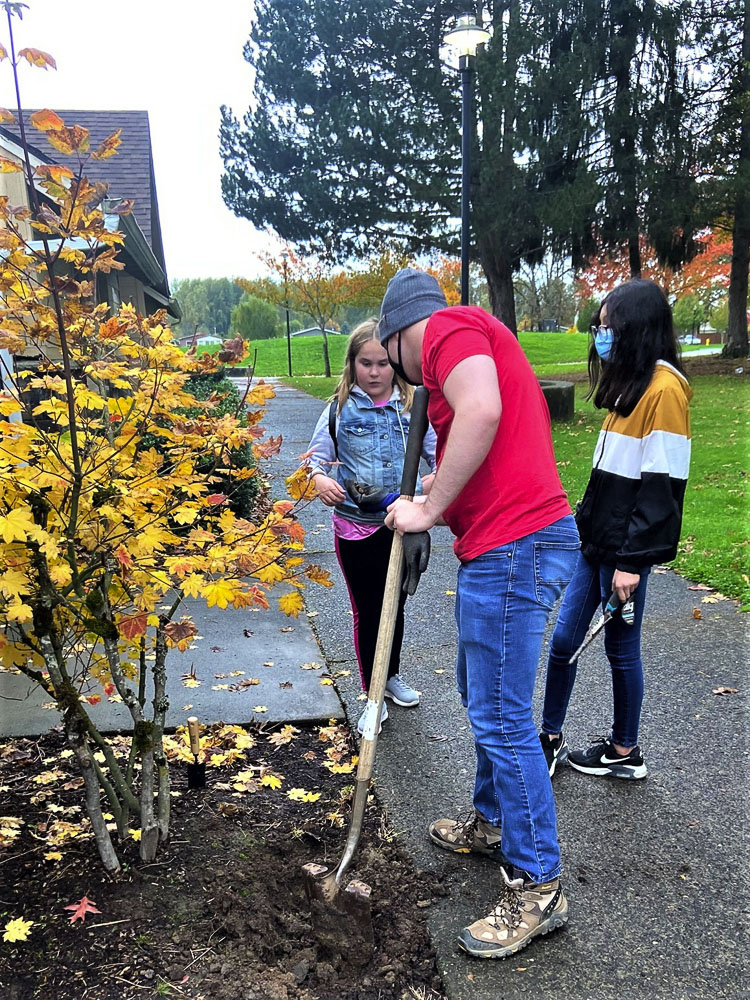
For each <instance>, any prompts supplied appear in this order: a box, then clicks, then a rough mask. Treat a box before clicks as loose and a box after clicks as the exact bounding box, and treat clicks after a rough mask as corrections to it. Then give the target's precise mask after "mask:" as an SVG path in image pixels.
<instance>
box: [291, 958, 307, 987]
mask: <svg viewBox="0 0 750 1000" xmlns="http://www.w3.org/2000/svg"><path fill="white" fill-rule="evenodd" d="M309 971H310V963H309V962H305V961H302V962H297V964H296V965H295V966H294V968H293V969H292V975H293V976H294V978H295V979H296V980H297V983H298V985H300V984H302V983H304V981H305V980H306V979H307V974H308V972H309Z"/></svg>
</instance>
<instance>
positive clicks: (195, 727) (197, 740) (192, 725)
mask: <svg viewBox="0 0 750 1000" xmlns="http://www.w3.org/2000/svg"><path fill="white" fill-rule="evenodd" d="M187 725H188V734H189V735H190V749H191V750H192V751H193V753H194V754H195V756H196V757H197V756H198V754H199V753H200V749H201V724H200V722H198V720H197V719H196V717H195V716H194V715H191V716H190V718H189V719H188V720H187Z"/></svg>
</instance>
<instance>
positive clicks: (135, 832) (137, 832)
mask: <svg viewBox="0 0 750 1000" xmlns="http://www.w3.org/2000/svg"><path fill="white" fill-rule="evenodd" d="M128 833H129V834H130V836H131V837H132V838H133V840H135V841H136V843H137V842H138V841H139V840H140V839H141V831H140V830H133V829H131V828H130V827H128Z"/></svg>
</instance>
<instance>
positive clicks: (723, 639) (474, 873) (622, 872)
mask: <svg viewBox="0 0 750 1000" xmlns="http://www.w3.org/2000/svg"><path fill="white" fill-rule="evenodd" d="M323 405H324V404H323V403H322V402H320V401H319V400H315V399H311V398H310V397H309V396H306V395H305V394H303V393H300V392H297V391H296V390H289V389H285V388H281V389H280V391H279V394H278V397H277V399H275V400H273V401H272V402H271V404H270V406H269V412H268V417H267V420H266V425H267V428H268V429H269V430H271V429H272V430H273V433H274V434H277V433H282V434H283V435H284V449H283V451H282V454H281V456H279V457H278V458H277V459H275V460H274V462H273V463H272V470H273V471H274V472H275V474H276V475H278V476H279V477H281V476H282V475H285V474H288V472H289V471H291V469H292V468H293V467H294V465H295V464H296V458H295V457H294V456H296V455H299V454H301V453H302V452H303V451H304V450H305V449H306V447H307V442H308V440H309V437H310V434H311V431H312V428H313V426H314V424H315V420H316V419H317V417H318V415H319V413H320V411H321V409H322V407H323ZM290 457H291V459H292V460H291V462H290ZM276 492H278V490H277V491H276ZM301 520H302V522H303V523H304V525H305V527H306V529H307V532H308V535H307V546H308V552H309V555H310V557H311V558H312V559H313V561H315V562H318V563H320V564H322V565H324V566H326V567H327V568H329V569H330V570H331V572H332V574H333V576H334V579H335V580H336V586H335V587H334V588H332V589H329V590H324V589H323V588H319V587H310V588H308V590H307V592H306V601H307V607H308V611H313V612H318V614H317V615H316V616H315V617H313V618H312V619H311V620H312V622H313V626H314V628H315V631H316V632H317V635H318V639H319V641H320V643H321V646H322V649H323V651H324V653H325V656H326V659H327V660H328V661H329V663H331V664H335V665H336V666H337V667H346V668H349V669H350V670H351V674H350V676H349V677H348V678H346V679H344V680H342V681H341V682H340V685H339V687H340V691H341V694H342V697H343V699H344V702H345V704H346V708H347V713H348V714H349V718H350V720H351V721H352V722H355V721H356V718H357V716H358V714H359V712H360V711H361V708H362V704H361V702H360V701H358V700H357V696H358V695H359V693H360V691H359V686H358V677H357V670H356V662H355V660H354V651H353V647H352V638H351V617H350V615H349V614H348V609H349V603H348V599H347V593H346V588H345V586H344V585H343V582H342V580H341V577H340V575H339V573H338V570H337V566H336V560H335V556H334V554H333V537H332V533H331V529H330V511H328V510H327V509H326V508H324V507H323V506H322V505H320V504H319V503H313V504H311V505H310V506H309V507H307V508H306V510H304V511H303V512H302V513H301ZM456 566H457V564H456V560H455V558H454V556H453V552H452V548H451V536H450V534H449V533H448V531H447V529H437V530H436V531H435V532H434V536H433V552H432V559H431V563H430V568H429V570H428V573H427V575H426V577H425V578H424V579H423V580H422V582H421V583H420V588H419V591H418V592H417V595H416V596H415V598H413V599H411V600H410V601H409V602H408V604H407V629H406V639H405V647H404V656H403V660H402V662H403V673H404V676H405V677H406V678H407V679H408V680H409V681H410V682H412V683H413V684H414V685H415V686H416V687H417V688H418V689H419V690H421V691H422V694H423V700H422V705H421V706H420V707H419V708H418V709H415V710H404V709H398V708H393V709H391V718H390V719H389V721H388V723H387V724H386V726H385V727H384V729H383V733H382V736H381V739H380V742H379V745H378V758H377V761H376V766H375V772H376V784H377V789H378V792H379V795H380V797H381V799H382V801H383V802H384V803H385V804H386V805H387V807H388V810H389V814H390V823H391V827H392V828H393V830H395V831H398V832H399V836H400V838H401V843H402V844H403V846H404V848H405V849H406V850H407V851H408V852H409V853H410V854H411V855H412V857H413V858H414V860H415V862H416V864H417V865H418V867H420V868H423V869H426V870H429V871H431V872H434V874H435V878H436V880H442V881H443V884H444V885H445V886H446V888H447V889H448V896H447V897H445V898H437V899H436V900H435V901H434V902H433V905H432V906H431V907H430V909H429V910H428V911H427V914H428V920H429V924H430V928H431V931H432V934H433V936H434V940H435V945H436V948H437V952H438V956H439V963H440V967H441V971H442V973H443V976H444V979H445V984H446V989H447V992H448V996H449V997H450V998H451V1000H515V998H522V997H523V998H541V997H564V998H566V1000H611V998H613V997H628V998H630V1000H653V998H656V1000H684V998H688V997H690V998H701V1000H702V998H709V997H712V998H717V1000H738V998H739V997H740V996H743V995H744V994H745V983H746V978H745V977H746V974H747V964H746V959H745V956H746V955H747V945H746V942H744V940H743V937H744V931H745V928H746V926H747V922H748V909H749V907H748V904H747V898H748V897H747V891H748V886H747V882H746V881H745V875H746V862H747V860H748V850H747V847H748V841H747V832H746V831H747V825H748V824H747V820H748V816H747V808H746V797H747V796H746V793H747V789H748V782H747V753H746V747H747V734H746V732H747V731H746V706H747V678H746V670H745V663H746V662H747V659H748V657H747V653H748V631H747V621H748V620H747V618H746V617H745V616H743V615H740V614H739V613H738V612H737V610H736V607H735V605H734V604H733V603H731V602H729V601H722V602H719V603H715V604H714V603H707V604H703V603H701V599H702V597H703V596H705V595H704V593H702V592H701V591H690V590H689V589H688V583H687V582H686V581H684V580H683V579H681V578H680V577H678V576H676V575H675V574H673V573H671V572H661V573H659V572H657V573H655V574H654V575H653V577H652V579H651V581H650V583H649V589H650V596H649V604H648V607H647V622H646V626H645V635H646V637H647V641H646V645H645V657H644V660H645V666H646V703H645V706H644V715H643V727H642V738H641V742H642V746H643V747H644V752H645V754H646V759H647V763H648V767H649V777H648V779H647V780H646V781H644V782H635V783H632V784H631V783H628V782H612V781H609V782H608V781H604V780H601V779H596V778H588V777H586V776H584V775H581V774H578V773H576V772H574V771H572V770H571V769H569V768H562V769H561V770H560V772H559V773H558V775H557V776H556V778H555V786H554V787H555V794H556V799H557V804H558V813H559V816H558V819H559V830H560V840H561V845H562V849H563V859H564V864H565V888H566V892H567V894H568V896H569V898H570V907H571V917H570V922H569V923H568V925H567V927H566V929H565V930H563V931H561V932H557V933H555V934H553V935H550V936H549V937H547V938H544V939H542V940H540V941H535V942H533V943H532V944H531V945H530V946H529V947H528V948H527V949H526V950H524V951H523V952H521V953H519V954H518V955H517V956H515V957H514V958H511V959H509V960H507V961H503V962H501V961H490V962H482V961H478V960H474V959H470V958H469V957H468V956H465V955H463V954H462V953H461V952H459V951H458V950H457V948H456V934H457V933H458V931H459V930H460V929H461V927H462V926H464V925H465V924H466V923H469V922H470V921H471V920H473V919H476V918H477V917H478V916H480V915H484V914H485V913H486V912H487V911H488V909H489V908H490V907H491V906H492V904H493V903H494V900H495V898H496V896H497V889H498V874H497V871H496V870H494V867H493V863H492V862H491V861H489V860H485V859H474V858H465V857H464V856H453V855H450V854H448V853H447V852H443V851H440V850H439V849H437V848H434V847H432V845H431V844H430V843H429V841H428V839H427V837H426V827H427V824H428V823H429V822H430V821H431V820H433V819H435V818H437V817H439V816H451V815H455V814H456V813H457V812H458V811H461V810H464V809H466V808H467V807H469V806H470V805H471V794H472V788H473V777H474V749H473V741H472V738H471V733H470V730H469V728H468V724H467V721H466V718H465V714H464V711H463V709H462V707H461V705H460V703H459V700H458V695H457V694H456V691H455V681H454V676H453V667H454V657H455V627H454V622H453V603H454V599H455V598H454V594H453V591H454V590H455V577H456ZM694 608H699V609H700V610H701V612H702V617H701V618H700V619H696V618H694V617H693V609H694ZM540 673H542V671H540ZM540 684H541V678H540V682H539V683H538V686H537V687H538V690H537V715H538V714H539V696H540V690H539V689H540ZM722 686H724V687H730V688H737V689H739V693H738V694H734V695H724V696H721V695H714V694H712V691H713V689H715V688H719V687H722ZM610 713H611V686H610V676H609V669H608V666H607V662H606V660H605V658H604V656H603V652H602V650H601V646H595V647H593V648H592V650H591V651H590V652H589V653H587V655H586V658H585V660H582V664H581V671H580V674H579V678H578V683H577V686H576V689H575V692H574V696H573V700H572V703H571V707H570V713H569V725H568V727H567V729H566V737H567V738H568V741H569V742H570V743H571V745H572V746H577V745H583V744H584V743H585V742H586V741H587V736H588V734H589V733H602V732H606V731H607V729H608V726H609V721H610V717H611V716H610ZM743 967H744V973H743Z"/></svg>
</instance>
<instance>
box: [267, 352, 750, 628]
mask: <svg viewBox="0 0 750 1000" xmlns="http://www.w3.org/2000/svg"><path fill="white" fill-rule="evenodd" d="M526 336H527V337H532V338H542V337H544V338H547V337H550V336H552V337H566V338H568V337H576V336H577V335H575V334H527V335H526ZM542 346H543V345H540V344H539V343H538V342H537V343H536V344H533V343H532V346H531V348H530V349H529V353H530V354H531V353H532V351H534V352H535V353H536V357H537V358H538V357H539V356H540V354H541V353H542ZM534 367H535V370H536V371H537V374H548V370H547V369H548V365H547V364H546V363H545V364H539V363H537V364H535V365H534ZM285 381H286V382H288V383H289V384H292V385H294V386H296V387H297V388H298V389H302V390H303V391H304V392H307V393H310V395H312V396H316V397H317V398H318V399H327V398H328V397H329V396H330V395H331V393H332V392H333V389H334V387H335V385H336V382H337V378H331V379H326V378H320V377H318V378H314V377H300V378H294V379H285ZM691 384H692V386H693V391H694V396H693V402H692V405H691V420H692V433H693V451H692V464H691V469H690V479H689V481H688V486H687V492H686V494H685V515H684V522H683V530H682V541H681V542H680V550H679V553H678V556H677V559H676V560H675V562H674V564H673V566H674V568H675V569H676V570H678V571H679V572H680V573H682V574H683V575H684V576H686V577H688V578H689V579H691V580H697V581H699V582H701V583H706V584H709V585H710V586H712V587H715V588H716V589H717V590H719V591H720V592H721V593H722V594H726V596H727V597H734V598H738V599H739V600H740V601H741V602H742V606H743V608H744V609H745V610H750V579H748V565H749V564H750V530H749V527H750V519H749V518H748V488H747V465H748V462H747V457H748V449H747V432H746V428H747V423H748V410H750V383H749V382H748V381H747V380H746V379H745V380H742V379H739V378H736V377H734V376H715V375H697V376H695V377H694V378H693V379H692V383H691ZM586 389H587V383H580V384H578V385H577V386H576V417H575V420H574V421H573V422H572V423H570V424H554V425H553V430H552V433H553V437H554V442H555V454H556V455H557V460H558V465H559V467H560V476H561V478H562V481H563V485H564V487H565V489H566V490H567V491H568V495H569V497H570V500H571V503H572V504H575V503H576V502H577V501H578V500H580V498H581V496H582V495H583V491H584V489H585V487H586V483H587V482H588V478H589V474H590V472H591V458H592V455H593V451H594V444H595V442H596V436H597V434H598V431H599V428H600V426H601V424H602V422H603V419H604V416H603V414H602V413H601V412H599V411H597V410H595V409H594V407H593V405H592V404H591V403H590V402H587V401H586V400H585V398H584V396H585V394H586Z"/></svg>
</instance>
